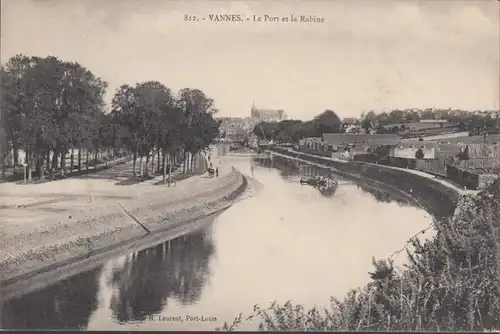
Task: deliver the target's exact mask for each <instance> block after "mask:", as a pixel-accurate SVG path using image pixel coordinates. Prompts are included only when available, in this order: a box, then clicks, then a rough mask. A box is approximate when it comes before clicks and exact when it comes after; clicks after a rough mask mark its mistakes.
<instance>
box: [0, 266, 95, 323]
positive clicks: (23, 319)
mask: <svg viewBox="0 0 500 334" xmlns="http://www.w3.org/2000/svg"><path fill="white" fill-rule="evenodd" d="M100 272H101V269H100V268H97V269H93V270H90V271H87V272H85V273H80V274H78V275H75V276H73V277H70V278H68V279H65V280H63V281H60V282H57V283H56V284H54V285H51V286H49V287H46V288H44V289H42V290H38V291H34V292H31V293H28V294H26V295H22V296H20V297H16V298H14V299H11V300H8V301H4V302H3V303H2V307H1V308H0V310H1V311H2V312H1V313H2V314H1V317H2V322H1V327H2V328H5V329H47V330H48V329H86V328H87V326H88V322H89V318H90V315H91V314H92V313H93V312H94V311H95V310H96V308H97V306H98V300H97V290H98V286H99V282H98V279H99V275H100Z"/></svg>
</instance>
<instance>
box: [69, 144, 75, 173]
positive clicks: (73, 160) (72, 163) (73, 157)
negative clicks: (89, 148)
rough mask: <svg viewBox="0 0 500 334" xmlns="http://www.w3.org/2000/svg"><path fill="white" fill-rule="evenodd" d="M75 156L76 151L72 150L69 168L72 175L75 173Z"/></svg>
mask: <svg viewBox="0 0 500 334" xmlns="http://www.w3.org/2000/svg"><path fill="white" fill-rule="evenodd" d="M74 154H75V149H74V148H71V161H70V163H71V167H70V168H69V170H70V173H71V172H73V166H74V165H75V156H74Z"/></svg>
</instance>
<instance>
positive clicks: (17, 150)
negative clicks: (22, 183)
mask: <svg viewBox="0 0 500 334" xmlns="http://www.w3.org/2000/svg"><path fill="white" fill-rule="evenodd" d="M13 146H14V148H13V154H12V155H13V156H14V169H13V174H14V175H17V162H18V161H19V149H18V148H17V144H14V145H13Z"/></svg>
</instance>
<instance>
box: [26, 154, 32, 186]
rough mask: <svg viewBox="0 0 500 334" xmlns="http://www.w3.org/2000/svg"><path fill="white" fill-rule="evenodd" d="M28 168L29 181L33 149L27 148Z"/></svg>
mask: <svg viewBox="0 0 500 334" xmlns="http://www.w3.org/2000/svg"><path fill="white" fill-rule="evenodd" d="M26 168H27V169H28V181H31V149H30V148H29V147H28V148H27V150H26Z"/></svg>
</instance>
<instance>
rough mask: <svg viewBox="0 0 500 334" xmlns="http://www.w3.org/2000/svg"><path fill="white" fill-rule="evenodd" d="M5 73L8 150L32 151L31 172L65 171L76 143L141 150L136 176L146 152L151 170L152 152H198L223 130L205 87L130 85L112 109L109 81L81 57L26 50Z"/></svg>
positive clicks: (3, 134) (1, 136) (4, 149)
mask: <svg viewBox="0 0 500 334" xmlns="http://www.w3.org/2000/svg"><path fill="white" fill-rule="evenodd" d="M0 75H1V82H0V84H1V87H0V88H1V90H0V92H1V96H0V101H1V105H0V107H1V108H0V111H1V112H0V121H1V123H0V124H1V125H2V126H1V127H0V157H1V158H2V161H4V160H5V157H6V155H7V153H8V152H10V151H13V152H14V155H15V156H16V157H15V160H17V154H18V152H19V151H20V150H22V151H24V152H25V153H26V164H27V165H28V167H29V168H28V171H29V177H30V178H31V170H32V168H34V169H35V170H36V173H37V174H38V175H41V172H42V173H43V166H44V164H46V165H47V170H49V172H53V171H55V170H59V171H61V172H62V173H64V170H65V166H64V164H65V159H61V163H60V164H61V165H60V166H57V161H58V157H62V156H65V154H66V153H68V152H69V151H70V150H78V152H79V154H80V152H81V151H82V150H86V151H87V152H89V151H90V152H93V153H96V152H99V151H103V150H106V151H113V152H116V151H117V150H123V151H125V152H128V153H130V154H132V155H133V157H134V176H135V160H136V159H137V157H141V158H142V157H145V158H146V173H147V170H148V168H147V164H148V161H149V158H150V154H151V153H152V152H153V153H154V152H155V151H156V152H162V153H163V156H164V159H163V160H165V155H171V154H172V153H173V152H174V151H178V150H182V151H184V152H189V153H192V154H195V153H197V152H199V151H201V150H204V149H205V148H206V147H208V146H209V145H210V144H211V143H213V141H214V139H215V138H216V137H217V135H218V126H219V123H218V122H216V121H215V120H214V118H213V116H214V115H215V113H216V112H217V109H216V108H215V106H214V101H213V100H212V99H210V98H209V97H207V96H206V95H205V93H204V92H203V91H201V90H199V89H191V88H185V89H182V90H181V91H180V92H179V93H178V94H177V96H175V95H174V94H173V93H172V91H171V90H170V89H169V88H168V87H166V86H165V85H164V84H162V83H160V82H158V81H146V82H140V83H137V84H136V85H134V86H132V85H127V84H124V85H122V86H121V87H119V88H118V89H117V91H116V93H115V95H114V97H113V99H112V103H111V108H110V109H111V110H110V111H109V112H107V110H106V104H105V101H104V96H105V93H106V88H107V83H106V82H105V81H104V80H102V79H101V78H100V77H98V76H96V75H95V74H93V73H92V72H91V71H90V70H88V69H87V68H85V67H84V66H82V65H80V64H78V63H76V62H67V61H62V60H60V59H58V58H56V57H52V56H49V57H45V58H41V57H28V56H25V55H22V54H20V55H16V56H14V57H12V58H10V59H9V60H8V61H7V63H6V64H5V66H2V68H1V72H0ZM87 159H88V157H87ZM79 160H80V159H79ZM79 165H80V162H79ZM72 167H73V166H71V168H72Z"/></svg>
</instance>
